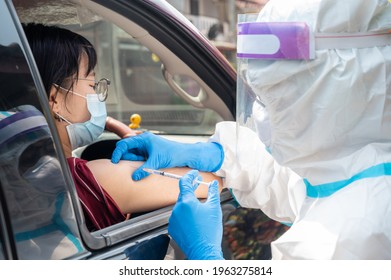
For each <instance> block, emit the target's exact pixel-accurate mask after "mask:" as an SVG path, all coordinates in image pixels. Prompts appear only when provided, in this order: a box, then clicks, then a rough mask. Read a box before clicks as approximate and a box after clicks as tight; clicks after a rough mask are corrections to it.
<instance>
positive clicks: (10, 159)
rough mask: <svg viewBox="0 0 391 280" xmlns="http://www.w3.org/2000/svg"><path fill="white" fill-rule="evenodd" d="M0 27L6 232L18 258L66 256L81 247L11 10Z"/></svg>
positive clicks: (0, 172)
mask: <svg viewBox="0 0 391 280" xmlns="http://www.w3.org/2000/svg"><path fill="white" fill-rule="evenodd" d="M0 3H1V5H3V4H4V2H0ZM0 10H2V11H7V7H0ZM0 25H1V26H2V28H1V30H0V65H1V67H0V182H1V184H0V186H1V188H2V189H1V191H2V193H3V195H4V201H6V205H2V206H3V207H7V215H9V217H7V219H9V220H10V225H8V226H9V227H10V228H8V229H7V232H10V233H12V234H13V240H14V241H15V243H16V244H15V247H16V250H17V258H19V259H32V258H33V259H58V258H67V257H70V256H72V255H74V254H77V253H80V252H82V251H83V250H84V249H83V246H82V244H81V241H80V238H79V235H78V231H77V230H76V227H75V225H76V220H75V217H74V210H73V206H72V203H71V198H70V193H69V191H68V189H67V186H66V183H65V180H64V177H63V173H62V168H61V163H60V161H59V159H58V155H57V152H56V148H55V145H54V143H53V138H52V134H51V130H50V129H49V126H48V123H47V121H46V119H45V117H44V115H43V109H42V107H41V105H40V104H41V103H40V101H39V99H38V91H37V88H36V85H35V83H34V80H33V77H32V73H31V72H30V65H29V64H28V62H27V60H26V56H25V55H26V52H25V51H23V50H25V49H24V47H23V46H24V44H23V43H22V41H21V40H20V39H19V37H18V34H19V33H18V31H17V29H16V27H15V25H14V22H13V20H12V18H11V17H10V15H9V13H6V12H4V13H2V16H1V18H0ZM4 33H7V34H8V35H10V36H6V35H5V34H4ZM35 71H36V70H35ZM4 213H5V211H4Z"/></svg>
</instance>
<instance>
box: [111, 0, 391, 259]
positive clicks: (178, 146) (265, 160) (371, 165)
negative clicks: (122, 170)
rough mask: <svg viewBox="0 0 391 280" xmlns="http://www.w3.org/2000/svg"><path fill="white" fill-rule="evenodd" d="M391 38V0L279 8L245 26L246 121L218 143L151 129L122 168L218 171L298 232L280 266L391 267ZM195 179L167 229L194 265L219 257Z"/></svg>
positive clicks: (225, 128)
mask: <svg viewBox="0 0 391 280" xmlns="http://www.w3.org/2000/svg"><path fill="white" fill-rule="evenodd" d="M390 30H391V3H390V2H389V1H388V0H346V1H340V0H289V1H287V0H271V1H269V2H268V4H266V6H265V7H264V9H263V10H262V11H261V12H260V14H259V15H258V17H257V18H256V20H255V21H253V22H248V21H247V22H240V23H239V24H238V100H237V102H238V110H237V122H236V123H234V122H222V123H219V124H218V125H217V126H216V132H215V134H214V135H213V136H212V137H211V138H210V141H209V142H208V143H197V144H182V143H175V142H172V141H168V140H165V139H163V138H161V137H158V136H155V135H152V134H150V133H143V134H141V135H138V136H135V137H133V138H129V139H124V140H121V141H120V142H119V143H118V145H117V147H116V150H115V151H114V153H113V157H112V161H113V162H117V161H118V160H119V159H120V158H125V159H130V160H132V159H137V158H138V157H140V156H141V157H145V158H147V161H146V163H145V167H149V168H155V169H159V168H165V167H170V166H189V167H191V168H194V169H198V170H202V171H211V172H215V173H216V174H218V175H219V176H221V177H223V178H224V179H223V184H224V187H227V188H230V189H232V192H233V194H234V196H235V198H236V199H237V201H238V202H239V203H240V204H241V205H242V206H244V207H251V208H259V209H261V210H262V211H263V212H265V213H266V214H267V215H268V216H269V217H270V218H272V219H275V220H277V221H280V222H282V223H286V224H290V225H291V227H290V229H289V230H288V231H287V232H286V233H285V234H284V235H282V236H281V237H280V238H279V239H277V240H276V241H274V242H272V244H271V247H272V258H273V259H391V207H390V202H391V176H390V175H391V33H390ZM257 40H258V41H257ZM261 42H268V44H262V43H261ZM265 45H267V46H265ZM144 176H146V174H145V173H143V171H142V170H141V169H140V170H139V171H138V172H135V173H134V174H133V178H134V179H136V180H137V179H141V178H143V177H144ZM192 176H197V174H188V175H187V176H186V177H185V178H183V179H182V180H181V181H180V187H181V194H180V196H179V199H178V202H177V204H176V206H175V208H174V211H173V214H172V217H171V219H170V224H169V233H170V234H171V235H172V236H173V238H174V239H175V240H176V241H177V243H178V244H179V246H181V248H182V249H183V250H184V252H185V253H188V257H189V258H194V259H197V258H198V259H208V258H215V259H217V258H221V257H222V255H221V247H220V246H219V245H220V244H218V243H219V242H221V238H220V239H219V238H218V235H219V234H221V232H220V229H221V228H220V227H219V226H221V221H219V218H220V216H219V215H220V214H219V210H218V209H217V208H218V207H216V206H215V205H216V203H215V202H213V201H214V200H216V199H210V200H211V201H209V202H208V203H206V204H201V203H197V202H196V201H194V199H193V198H192V195H191V194H192V190H193V188H194V187H195V186H193V185H192ZM211 197H214V196H213V195H211ZM179 217H180V218H179ZM187 219H192V220H193V221H192V224H190V226H193V228H190V229H188V230H186V229H185V226H189V224H187V222H186V225H183V224H181V223H180V221H184V220H187ZM211 223H214V225H215V226H211V225H210V224H211ZM205 224H207V225H205ZM216 231H217V233H216ZM216 236H217V237H216ZM190 237H191V238H190Z"/></svg>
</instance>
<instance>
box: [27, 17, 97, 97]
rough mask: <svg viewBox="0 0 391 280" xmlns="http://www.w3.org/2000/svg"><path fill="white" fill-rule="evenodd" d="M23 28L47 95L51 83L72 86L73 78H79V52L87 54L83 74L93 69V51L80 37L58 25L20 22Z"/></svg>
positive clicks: (84, 39) (87, 42)
mask: <svg viewBox="0 0 391 280" xmlns="http://www.w3.org/2000/svg"><path fill="white" fill-rule="evenodd" d="M23 28H24V32H25V34H26V37H27V40H28V41H29V45H30V48H31V51H32V53H33V56H34V59H35V62H36V64H37V66H38V70H39V72H40V74H41V78H42V81H43V85H44V87H45V90H46V93H47V95H48V96H49V94H50V89H51V87H52V86H53V84H57V85H61V86H66V87H67V88H68V89H69V88H71V87H72V85H73V83H74V82H73V79H74V78H78V77H79V64H80V60H81V57H82V55H83V53H84V54H85V55H87V57H88V67H87V73H83V74H85V76H87V75H88V74H89V73H90V72H91V71H93V70H94V68H95V65H96V63H97V56H96V52H95V49H94V47H93V46H92V44H91V43H90V42H89V41H88V40H87V39H86V38H84V37H83V36H81V35H79V34H77V33H74V32H72V31H70V30H68V29H64V28H61V27H57V26H48V25H43V24H37V23H28V24H23ZM69 81H71V83H69Z"/></svg>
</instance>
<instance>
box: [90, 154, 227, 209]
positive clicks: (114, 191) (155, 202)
mask: <svg viewBox="0 0 391 280" xmlns="http://www.w3.org/2000/svg"><path fill="white" fill-rule="evenodd" d="M141 164H142V162H135V161H120V162H119V163H118V164H113V163H112V162H111V161H110V160H108V159H99V160H93V161H89V162H88V163H87V166H88V167H89V168H90V170H91V172H92V173H93V175H94V176H95V178H96V179H97V181H98V182H99V183H100V184H101V186H102V187H103V188H104V189H105V190H106V192H107V193H108V194H109V195H110V196H111V197H112V198H113V199H114V200H115V202H116V203H117V205H118V206H119V208H120V209H121V210H122V212H123V213H124V214H127V213H134V212H143V211H150V210H154V209H157V208H161V207H164V206H168V205H171V204H174V203H175V202H176V200H177V198H178V194H179V182H178V180H176V179H172V178H169V177H163V176H159V175H150V176H148V177H146V178H144V179H142V180H140V181H133V180H132V176H131V175H132V173H133V172H134V171H135V170H136V169H137V168H138V167H139V166H141ZM166 170H167V171H168V172H170V173H174V174H178V175H183V174H185V173H186V172H188V171H189V170H190V169H189V168H170V169H166ZM200 174H201V176H202V177H203V180H204V181H207V182H208V181H212V180H218V181H219V186H221V180H220V178H218V177H216V176H215V175H213V174H211V173H200ZM207 194H208V190H207V187H206V186H203V185H200V186H199V187H198V188H197V190H196V196H197V197H199V198H206V197H207Z"/></svg>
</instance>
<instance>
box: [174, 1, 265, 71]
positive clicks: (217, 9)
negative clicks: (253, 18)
mask: <svg viewBox="0 0 391 280" xmlns="http://www.w3.org/2000/svg"><path fill="white" fill-rule="evenodd" d="M268 1H269V0H167V2H168V3H170V4H171V5H172V6H174V7H175V8H176V9H177V10H178V11H180V12H181V13H182V14H183V15H184V16H186V17H187V18H188V19H189V20H190V21H191V22H192V23H193V24H194V25H195V26H196V27H197V28H198V29H199V30H200V31H201V32H202V33H203V34H204V35H205V36H206V37H207V38H208V39H209V40H211V41H212V42H213V44H214V45H215V46H216V47H217V48H218V49H219V50H220V51H221V52H222V53H223V54H224V55H225V56H226V57H227V59H228V60H229V61H230V62H231V64H232V65H233V66H234V67H236V23H237V15H238V14H248V13H259V11H260V10H261V9H262V8H263V6H264V5H265V4H266V3H267V2H268Z"/></svg>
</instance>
